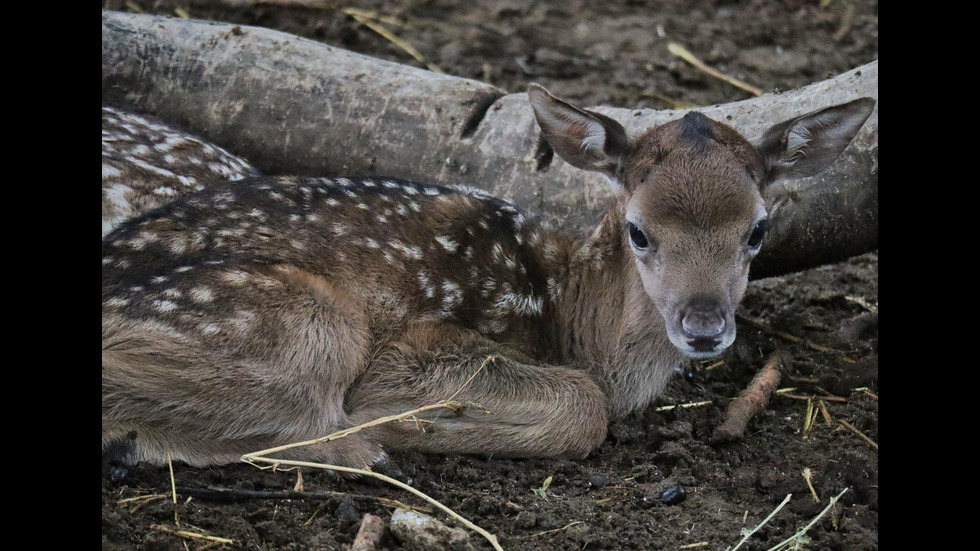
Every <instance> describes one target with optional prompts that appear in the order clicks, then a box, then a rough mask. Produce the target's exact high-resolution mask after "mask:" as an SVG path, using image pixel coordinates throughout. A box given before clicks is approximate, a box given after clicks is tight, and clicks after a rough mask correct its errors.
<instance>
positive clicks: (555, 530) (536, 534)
mask: <svg viewBox="0 0 980 551" xmlns="http://www.w3.org/2000/svg"><path fill="white" fill-rule="evenodd" d="M576 524H582V521H581V520H576V521H575V522H572V523H569V524H566V525H565V526H562V527H561V528H554V529H552V530H545V531H544V532H536V533H534V534H531V535H530V536H525V537H526V538H536V537H538V536H543V535H545V534H553V533H555V532H561V531H562V530H568V529H569V528H571V527H572V526H575V525H576Z"/></svg>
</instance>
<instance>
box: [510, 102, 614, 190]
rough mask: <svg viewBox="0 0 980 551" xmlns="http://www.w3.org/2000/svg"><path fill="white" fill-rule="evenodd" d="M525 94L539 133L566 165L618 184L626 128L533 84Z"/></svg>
mask: <svg viewBox="0 0 980 551" xmlns="http://www.w3.org/2000/svg"><path fill="white" fill-rule="evenodd" d="M527 95H528V98H529V99H530V101H531V107H532V108H534V116H535V117H536V118H537V119H538V126H540V127H541V134H542V136H544V139H545V140H547V141H548V144H550V145H551V147H552V148H554V150H555V152H556V153H558V156H560V157H561V158H562V159H565V161H567V162H568V164H570V165H572V166H574V167H578V168H581V169H583V170H591V171H594V172H599V173H601V174H604V175H605V176H606V177H607V178H609V181H610V182H612V184H613V187H614V188H618V187H619V177H618V175H619V169H620V164H621V162H622V160H623V159H624V158H625V157H626V156H627V155H628V154H629V152H630V150H631V149H632V143H631V142H630V139H629V136H627V135H626V130H625V129H623V127H622V126H621V125H620V124H619V123H618V122H616V121H614V120H612V119H610V118H609V117H607V116H605V115H600V114H599V113H593V112H592V111H586V110H584V109H579V108H578V107H574V106H572V105H569V104H568V103H565V102H564V101H562V100H560V99H558V98H556V97H554V96H552V95H551V94H550V93H548V91H547V90H545V89H544V88H542V87H541V86H539V85H537V84H529V85H528V87H527Z"/></svg>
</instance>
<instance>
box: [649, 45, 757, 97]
mask: <svg viewBox="0 0 980 551" xmlns="http://www.w3.org/2000/svg"><path fill="white" fill-rule="evenodd" d="M667 51H668V52H670V53H672V54H674V55H676V56H677V57H679V58H681V59H683V60H684V61H686V62H688V63H690V64H691V65H693V66H694V68H695V69H698V70H699V71H701V72H703V73H706V74H707V75H709V76H712V77H714V78H717V79H718V80H722V81H725V82H727V83H728V84H731V85H732V86H734V87H736V88H739V89H742V90H745V91H746V92H749V93H750V94H752V95H754V96H761V95H762V90H760V89H758V88H756V87H755V86H752V85H751V84H749V83H747V82H744V81H741V80H739V79H737V78H735V77H732V76H728V75H726V74H724V73H722V72H721V71H718V70H717V69H712V68H711V67H708V65H707V64H705V62H703V61H701V60H700V59H698V58H697V57H696V56H695V55H694V54H692V53H691V52H690V51H689V50H688V49H687V48H685V47H684V46H681V45H680V44H677V43H676V42H670V43H668V44H667Z"/></svg>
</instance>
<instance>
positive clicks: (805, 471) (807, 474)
mask: <svg viewBox="0 0 980 551" xmlns="http://www.w3.org/2000/svg"><path fill="white" fill-rule="evenodd" d="M812 475H813V473H812V472H810V467H806V468H804V469H803V480H806V485H807V487H808V488H810V495H812V496H813V501H815V502H817V503H820V498H819V497H817V491H816V490H815V489H814V488H813V480H811V478H810V477H811V476H812Z"/></svg>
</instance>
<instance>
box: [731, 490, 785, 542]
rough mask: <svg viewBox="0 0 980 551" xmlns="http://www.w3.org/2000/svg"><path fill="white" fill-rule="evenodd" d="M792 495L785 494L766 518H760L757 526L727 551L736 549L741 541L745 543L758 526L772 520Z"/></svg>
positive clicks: (757, 529) (760, 526)
mask: <svg viewBox="0 0 980 551" xmlns="http://www.w3.org/2000/svg"><path fill="white" fill-rule="evenodd" d="M792 497H793V494H786V498H785V499H783V502H782V503H780V504H779V505H778V506H777V507H776V508H775V509H773V511H772V512H771V513H769V516H767V517H766V518H764V519H762V522H760V523H759V525H758V526H756V527H755V528H753V529H752V530H750V531H749V533H747V534H745V535H744V536H742V541H740V542H738V543H737V544H736V545H735V547H732V548H731V549H730V550H729V551H737V549H738V548H739V547H741V546H742V544H743V543H745V542H746V541H748V539H749V538H750V537H752V534H754V533H756V532H758V531H759V529H760V528H762V527H763V526H765V525H766V523H767V522H769V521H770V520H772V517H774V516H776V513H778V512H779V510H780V509H782V508H783V507H785V506H786V504H787V503H789V500H790V499H792Z"/></svg>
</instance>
